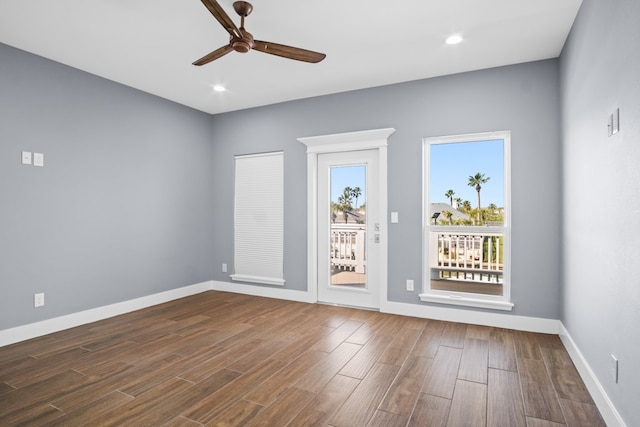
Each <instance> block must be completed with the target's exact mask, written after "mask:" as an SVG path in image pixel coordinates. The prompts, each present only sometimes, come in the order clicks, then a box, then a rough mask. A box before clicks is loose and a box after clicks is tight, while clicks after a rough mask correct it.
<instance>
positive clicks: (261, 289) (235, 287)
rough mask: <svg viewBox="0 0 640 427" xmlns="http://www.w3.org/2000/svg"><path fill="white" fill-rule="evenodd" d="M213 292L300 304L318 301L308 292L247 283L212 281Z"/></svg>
mask: <svg viewBox="0 0 640 427" xmlns="http://www.w3.org/2000/svg"><path fill="white" fill-rule="evenodd" d="M210 283H211V288H210V289H211V290H213V291H224V292H233V293H236V294H243V295H253V296H256V297H265V298H278V299H283V300H287V301H298V302H306V303H311V304H313V303H315V302H316V300H315V298H313V297H312V296H311V294H310V292H308V291H294V290H291V289H282V288H271V287H267V286H255V285H249V284H245V283H236V282H234V283H231V282H219V281H211V282H210Z"/></svg>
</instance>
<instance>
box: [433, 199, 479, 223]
mask: <svg viewBox="0 0 640 427" xmlns="http://www.w3.org/2000/svg"><path fill="white" fill-rule="evenodd" d="M443 211H449V212H451V220H452V221H455V220H457V219H460V220H469V219H471V217H470V216H469V215H467V214H466V213H464V212H460V211H459V210H457V209H454V208H453V207H452V206H451V205H450V204H448V203H431V205H430V206H429V218H432V217H433V214H434V213H436V212H438V213H440V214H442V212H443ZM441 219H444V218H442V217H438V220H441Z"/></svg>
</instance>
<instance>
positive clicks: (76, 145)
mask: <svg viewBox="0 0 640 427" xmlns="http://www.w3.org/2000/svg"><path fill="white" fill-rule="evenodd" d="M210 137H211V118H210V116H208V115H206V114H203V113H199V112H196V111H195V110H191V109H189V108H186V107H182V106H179V105H176V104H174V103H171V102H168V101H165V100H161V99H160V98H157V97H154V96H151V95H148V94H144V93H142V92H139V91H136V90H133V89H131V88H128V87H125V86H122V85H119V84H116V83H113V82H109V81H107V80H104V79H101V78H99V77H96V76H92V75H89V74H87V73H84V72H81V71H78V70H75V69H72V68H69V67H66V66H63V65H60V64H58V63H54V62H52V61H49V60H46V59H43V58H40V57H37V56H35V55H31V54H28V53H25V52H23V51H19V50H17V49H14V48H11V47H9V46H6V45H3V44H0V204H1V205H0V294H1V295H0V330H1V329H6V328H10V327H13V326H18V325H24V324H28V323H32V322H35V321H39V320H43V319H47V318H51V317H56V316H60V315H64V314H69V313H74V312H78V311H81V310H85V309H89V308H93V307H99V306H104V305H107V304H111V303H115V302H119V301H126V300H130V299H132V298H136V297H141V296H145V295H150V294H154V293H157V292H161V291H165V290H169V289H172V288H177V287H181V286H185V285H191V284H195V283H199V282H202V281H206V280H210V279H211V276H212V266H211V262H210V256H211V254H212V253H213V242H214V235H213V226H212V222H213V219H212V218H213V217H212V215H211V213H212V211H213V194H212V192H211V187H212V185H213V180H214V175H213V169H212V167H211V159H212V157H213V144H212V143H211V138H210ZM21 151H35V152H41V153H44V155H45V166H44V168H38V167H35V166H23V165H21V163H20V153H21ZM35 292H44V293H45V298H46V305H45V306H44V307H42V308H38V309H34V308H33V294H34V293H35Z"/></svg>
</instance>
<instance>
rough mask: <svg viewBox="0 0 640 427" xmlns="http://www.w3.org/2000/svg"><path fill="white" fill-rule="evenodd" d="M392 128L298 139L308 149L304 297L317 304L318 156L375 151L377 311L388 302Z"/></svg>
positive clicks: (393, 130)
mask: <svg viewBox="0 0 640 427" xmlns="http://www.w3.org/2000/svg"><path fill="white" fill-rule="evenodd" d="M395 131H396V130H395V129H393V128H386V129H374V130H366V131H360V132H348V133H340V134H333V135H321V136H311V137H306V138H298V141H300V142H301V143H303V144H304V145H306V147H307V294H308V295H309V299H310V300H312V301H315V302H317V301H318V154H324V153H338V152H344V151H357V150H371V149H376V150H378V190H379V191H378V193H379V195H380V202H379V209H380V217H379V218H380V224H381V227H380V267H379V274H380V299H379V301H380V308H381V309H382V308H383V307H384V306H385V303H386V301H387V261H388V253H387V248H388V245H387V237H388V233H387V145H388V138H389V136H390V135H391V134H393V133H394V132H395Z"/></svg>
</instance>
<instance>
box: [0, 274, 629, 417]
mask: <svg viewBox="0 0 640 427" xmlns="http://www.w3.org/2000/svg"><path fill="white" fill-rule="evenodd" d="M209 290H215V291H225V292H233V293H239V294H245V295H253V296H260V297H266V298H279V299H284V300H289V301H298V302H305V303H315V302H316V301H315V297H314V295H313V294H312V293H311V292H306V291H294V290H290V289H282V288H269V287H264V286H253V285H247V284H242V283H229V282H219V281H213V280H211V281H207V282H202V283H198V284H195V285H191V286H185V287H182V288H177V289H172V290H170V291H166V292H160V293H157V294H153V295H148V296H145V297H140V298H135V299H132V300H129V301H123V302H120V303H116V304H111V305H107V306H103V307H98V308H93V309H90V310H85V311H81V312H78V313H73V314H69V315H65V316H60V317H56V318H53V319H47V320H43V321H40V322H36V323H31V324H28V325H23V326H18V327H15V328H10V329H5V330H1V331H0V347H2V346H5V345H9V344H13V343H17V342H20V341H25V340H28V339H31V338H36V337H39V336H42V335H47V334H50V333H53V332H58V331H62V330H65V329H69V328H73V327H76V326H80V325H84V324H87V323H91V322H96V321H98V320H102V319H107V318H109V317H114V316H118V315H120V314H125V313H129V312H132V311H135V310H140V309H143V308H147V307H151V306H154V305H158V304H162V303H165V302H168V301H172V300H175V299H178V298H184V297H187V296H190V295H195V294H199V293H201V292H206V291H209ZM380 311H381V312H383V313H389V314H398V315H403V316H413V317H420V318H426V319H436V320H444V321H449V322H461V323H470V324H475V325H484V326H494V327H499V328H506V329H515V330H521V331H529V332H539V333H546V334H558V335H559V336H560V339H561V340H562V342H563V344H564V346H565V347H566V349H567V352H568V353H569V356H571V359H572V360H573V363H574V364H575V366H576V369H577V370H578V373H579V374H580V376H581V377H582V380H583V381H584V383H585V386H586V387H587V389H588V390H589V393H590V394H591V396H592V397H593V400H594V402H595V404H596V406H597V407H598V410H599V411H600V413H601V414H602V417H603V418H604V420H605V422H606V423H607V426H609V427H626V424H625V423H624V420H623V419H622V417H621V416H620V414H619V413H618V411H617V410H616V408H615V406H614V405H613V403H612V402H611V400H610V399H609V396H608V395H607V393H606V392H605V390H604V388H603V387H602V384H601V383H600V381H599V380H598V378H597V377H596V375H595V374H594V372H593V370H592V369H591V367H590V366H589V363H588V362H587V360H586V359H585V358H584V356H583V355H582V352H581V351H580V349H579V348H578V347H577V346H576V344H575V342H574V341H573V339H572V338H571V335H569V332H568V331H567V329H566V328H565V327H564V325H563V324H562V322H560V321H559V320H554V319H543V318H537V317H526V316H514V315H508V314H501V313H487V312H478V311H473V310H460V309H455V308H448V307H433V306H425V305H420V304H407V303H398V302H389V301H384V302H383V303H382V306H381V308H380Z"/></svg>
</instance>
